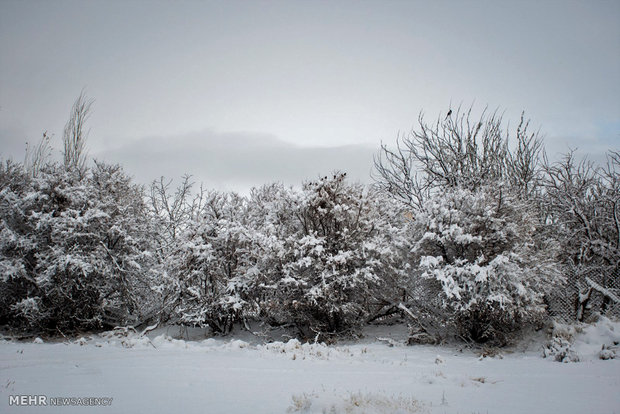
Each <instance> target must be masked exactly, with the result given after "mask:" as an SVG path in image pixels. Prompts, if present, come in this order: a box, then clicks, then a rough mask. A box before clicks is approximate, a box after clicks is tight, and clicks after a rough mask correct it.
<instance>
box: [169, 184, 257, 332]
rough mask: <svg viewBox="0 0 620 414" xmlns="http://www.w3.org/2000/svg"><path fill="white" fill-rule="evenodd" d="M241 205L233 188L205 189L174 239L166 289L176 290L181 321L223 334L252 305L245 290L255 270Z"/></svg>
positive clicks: (178, 316)
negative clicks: (202, 196)
mask: <svg viewBox="0 0 620 414" xmlns="http://www.w3.org/2000/svg"><path fill="white" fill-rule="evenodd" d="M246 204H247V200H246V199H245V198H243V197H241V196H239V195H237V194H234V193H220V192H210V193H207V194H204V200H203V203H201V208H199V209H197V210H196V217H194V218H193V219H192V220H190V221H189V223H188V226H187V228H186V229H185V230H184V231H183V232H182V233H181V234H180V235H179V237H178V240H176V244H175V247H174V251H173V252H172V254H171V257H170V260H171V263H170V265H169V275H168V278H167V282H168V285H169V286H168V287H167V288H168V289H172V290H174V291H175V292H174V295H175V305H174V309H175V315H176V317H177V319H178V321H179V322H180V323H182V324H187V325H195V326H209V327H210V328H211V329H212V330H213V331H214V332H219V333H228V332H229V331H230V330H231V328H232V326H233V323H235V322H237V321H239V320H241V319H242V318H243V316H244V314H245V313H246V312H249V311H250V308H251V307H252V306H253V298H252V297H251V295H250V293H251V292H250V289H251V287H252V286H253V284H254V283H255V279H256V276H257V274H258V272H257V269H256V266H255V248H254V240H253V236H252V232H251V230H250V228H249V227H248V226H247V215H246V210H247V205H246Z"/></svg>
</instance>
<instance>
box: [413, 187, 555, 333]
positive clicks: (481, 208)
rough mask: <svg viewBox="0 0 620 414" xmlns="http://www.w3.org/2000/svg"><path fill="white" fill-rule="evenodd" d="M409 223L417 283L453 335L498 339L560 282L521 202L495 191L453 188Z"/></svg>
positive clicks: (536, 310) (532, 317) (536, 311)
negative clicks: (424, 284)
mask: <svg viewBox="0 0 620 414" xmlns="http://www.w3.org/2000/svg"><path fill="white" fill-rule="evenodd" d="M414 221H415V229H416V234H417V240H418V241H417V243H416V244H415V246H414V248H413V250H412V252H413V253H414V255H415V257H416V260H417V261H418V263H419V276H420V277H421V278H423V279H426V280H430V281H432V282H433V283H434V286H435V289H436V294H437V295H438V297H439V298H440V301H439V306H441V307H442V308H443V309H446V310H447V311H449V315H450V317H451V318H452V322H454V323H456V326H457V328H458V330H459V334H460V335H462V336H463V337H465V338H468V339H471V340H474V341H476V342H486V341H489V340H502V339H503V337H504V335H505V334H506V333H509V332H511V331H514V330H516V329H518V328H520V327H522V326H523V325H524V324H525V323H528V322H532V321H537V320H539V319H540V318H541V317H542V316H543V314H544V311H545V306H544V303H543V297H544V295H545V293H546V292H547V291H549V290H550V289H551V287H553V286H557V285H558V283H560V282H562V277H561V276H560V275H559V272H558V271H557V269H556V266H555V255H556V253H557V252H556V250H557V249H556V247H555V246H554V245H553V244H551V243H547V242H545V241H544V240H540V239H539V238H538V237H537V221H536V217H535V216H534V214H533V213H532V211H531V209H530V208H529V207H528V204H527V203H526V202H524V201H522V200H520V199H519V198H518V197H515V196H513V195H511V194H510V193H505V192H502V190H501V188H500V189H497V188H490V187H482V188H480V189H478V190H473V191H472V190H467V189H464V188H458V187H457V188H453V189H446V190H445V191H444V192H443V193H437V194H435V195H434V196H433V197H432V198H431V199H430V200H428V201H427V202H426V203H425V204H424V205H423V208H422V209H420V211H419V212H418V213H417V214H416V215H415V217H414ZM429 294H431V292H429ZM431 297H432V294H431Z"/></svg>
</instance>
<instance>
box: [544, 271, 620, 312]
mask: <svg viewBox="0 0 620 414" xmlns="http://www.w3.org/2000/svg"><path fill="white" fill-rule="evenodd" d="M565 274H566V279H567V283H566V285H564V286H563V287H560V288H558V289H556V290H555V291H553V292H552V293H551V294H550V295H548V297H547V311H548V312H549V315H550V316H551V317H552V318H554V319H555V320H557V321H559V322H565V323H570V322H575V321H583V320H587V319H588V318H589V317H590V316H591V315H593V314H601V315H605V316H607V317H616V318H617V317H620V303H619V302H618V298H619V297H620V270H619V269H618V268H615V269H609V268H604V267H601V266H597V267H593V266H592V267H585V266H583V267H569V268H567V269H566V270H565Z"/></svg>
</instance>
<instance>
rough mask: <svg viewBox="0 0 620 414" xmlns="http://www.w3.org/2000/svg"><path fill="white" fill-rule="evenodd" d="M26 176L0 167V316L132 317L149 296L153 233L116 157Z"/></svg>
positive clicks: (57, 319) (25, 321)
mask: <svg viewBox="0 0 620 414" xmlns="http://www.w3.org/2000/svg"><path fill="white" fill-rule="evenodd" d="M81 172H82V173H83V174H77V173H76V172H75V171H68V170H66V169H65V168H63V167H62V166H59V165H57V164H50V165H47V166H44V167H42V168H41V169H40V171H39V172H38V174H37V175H36V176H35V177H31V176H30V175H29V174H28V173H27V172H26V171H25V170H24V169H23V168H22V166H21V165H15V164H11V163H6V164H5V165H3V167H2V169H0V213H1V216H2V221H1V222H0V226H1V228H0V232H1V233H2V238H1V239H2V240H1V242H0V268H2V269H3V270H4V271H3V273H2V278H1V279H0V301H1V302H2V307H1V308H2V311H0V319H1V322H2V323H7V324H9V325H11V326H12V327H14V328H16V329H33V330H47V331H57V330H60V331H61V332H62V331H72V330H78V329H93V328H101V327H109V326H114V325H117V324H127V323H134V322H135V321H137V320H139V319H140V317H141V314H142V313H143V312H145V311H146V309H147V307H148V303H149V299H148V298H149V297H150V279H151V278H152V277H153V275H152V274H151V272H150V270H149V269H150V263H151V255H150V250H151V249H150V247H151V246H150V244H149V240H150V237H149V234H152V232H151V229H150V224H149V220H148V216H147V214H146V210H145V205H144V202H143V197H142V192H141V189H140V187H137V186H135V185H134V184H132V183H131V181H130V178H129V177H128V176H127V175H125V174H124V172H123V171H122V169H121V168H120V167H119V166H109V165H105V164H100V163H95V165H94V166H93V167H92V168H89V169H85V170H84V171H81Z"/></svg>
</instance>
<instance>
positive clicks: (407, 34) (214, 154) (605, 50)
mask: <svg viewBox="0 0 620 414" xmlns="http://www.w3.org/2000/svg"><path fill="white" fill-rule="evenodd" d="M82 88H86V93H87V94H88V96H90V97H92V98H95V99H96V102H95V104H94V107H93V114H92V117H91V118H90V120H89V127H90V129H91V132H90V136H89V142H88V147H89V152H90V154H91V155H92V156H94V157H97V158H101V159H105V160H107V161H110V162H121V163H122V164H123V165H124V166H125V167H126V169H127V170H128V171H129V172H130V173H131V174H132V175H134V176H135V177H136V178H137V179H138V180H139V181H141V182H148V181H150V180H151V179H154V178H157V177H158V176H160V175H166V176H169V177H178V176H181V175H182V174H183V173H190V174H193V175H195V177H196V178H197V179H198V180H200V181H204V182H205V184H206V185H207V186H208V187H217V188H226V189H236V190H240V191H247V188H248V187H249V186H251V185H257V184H261V183H264V182H270V181H284V182H286V183H288V184H298V183H299V182H301V180H303V179H304V178H315V177H317V176H318V175H319V174H327V173H329V172H331V171H332V170H334V169H340V170H345V171H348V172H349V175H350V176H353V177H354V178H355V179H359V180H361V181H368V180H369V179H368V175H369V172H370V170H371V167H372V155H373V154H374V153H375V152H376V151H377V149H378V147H379V144H380V142H381V141H383V142H386V143H391V142H393V141H394V139H395V137H396V135H397V133H398V132H399V131H407V130H409V129H410V128H411V127H412V126H413V125H414V124H415V122H416V119H417V115H418V113H419V112H420V111H424V113H425V114H427V116H428V117H429V119H434V118H436V117H437V116H438V115H439V114H440V113H442V112H443V113H445V112H446V111H447V109H448V108H449V107H450V105H451V104H452V105H453V106H455V105H458V104H459V103H464V104H465V105H469V104H471V103H472V102H475V103H476V107H478V108H479V109H480V108H482V107H484V106H485V105H489V106H490V107H492V108H495V107H499V108H501V109H502V110H504V111H505V113H506V115H505V118H506V119H511V120H513V123H514V122H516V121H517V119H518V116H519V113H520V112H521V111H522V110H525V111H526V114H527V115H528V116H529V117H530V118H531V119H532V125H533V126H534V127H535V128H540V129H541V131H542V132H543V133H544V135H545V137H546V146H547V149H548V151H549V152H550V153H551V154H552V155H553V154H554V153H557V152H559V151H565V150H566V149H568V148H569V147H579V148H581V149H582V150H583V151H584V152H589V153H591V154H592V156H593V157H595V158H596V157H600V156H601V154H602V153H603V152H604V151H605V150H606V149H609V148H615V149H618V148H619V147H620V1H617V0H610V1H593V0H589V1H580V2H572V1H567V0H562V1H545V0H538V1H510V2H508V1H497V0H495V1H456V0H455V1H352V2H349V1H336V0H334V1H282V2H279V1H248V0H244V1H168V2H166V1H164V2H156V1H120V0H119V1H84V0H80V1H28V0H26V1H7V0H0V153H1V156H2V157H3V158H7V157H13V158H14V159H16V160H22V159H23V155H24V143H25V142H26V141H31V142H32V141H36V140H38V139H39V137H40V136H41V133H42V132H43V131H45V130H47V131H48V132H50V133H53V134H55V139H56V144H55V145H56V147H57V148H60V137H61V135H62V128H63V125H64V122H65V121H66V119H67V116H68V113H69V109H70V107H71V104H72V102H73V100H74V99H75V98H76V97H77V95H78V94H79V93H80V90H82Z"/></svg>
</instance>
